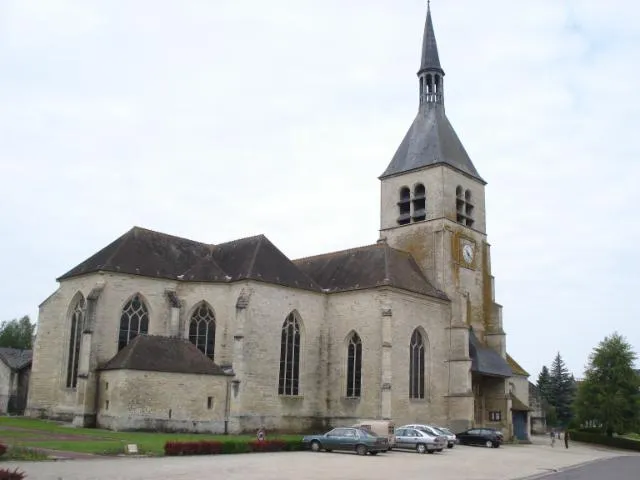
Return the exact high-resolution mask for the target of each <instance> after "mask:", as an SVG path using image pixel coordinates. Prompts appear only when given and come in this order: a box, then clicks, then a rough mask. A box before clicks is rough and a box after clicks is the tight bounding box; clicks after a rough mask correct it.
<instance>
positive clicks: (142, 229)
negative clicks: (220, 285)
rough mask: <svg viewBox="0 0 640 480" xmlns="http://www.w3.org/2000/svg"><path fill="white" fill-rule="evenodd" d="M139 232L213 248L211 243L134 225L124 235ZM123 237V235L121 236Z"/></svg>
mask: <svg viewBox="0 0 640 480" xmlns="http://www.w3.org/2000/svg"><path fill="white" fill-rule="evenodd" d="M134 230H135V231H140V232H147V233H153V234H155V235H162V236H163V237H169V238H175V239H177V240H186V241H187V242H192V243H197V244H199V245H205V246H213V245H214V244H212V243H206V242H201V241H200V240H194V239H192V238H187V237H180V236H178V235H173V234H171V233H165V232H161V231H160V230H152V229H151V228H145V227H140V226H138V225H134V226H133V227H132V228H130V229H129V230H128V231H127V232H126V233H125V235H126V234H127V233H129V232H133V231H134ZM123 236H124V235H123Z"/></svg>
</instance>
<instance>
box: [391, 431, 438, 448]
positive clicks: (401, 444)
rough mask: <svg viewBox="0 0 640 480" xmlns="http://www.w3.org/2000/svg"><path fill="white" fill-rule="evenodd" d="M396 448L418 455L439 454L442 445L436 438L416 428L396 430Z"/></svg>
mask: <svg viewBox="0 0 640 480" xmlns="http://www.w3.org/2000/svg"><path fill="white" fill-rule="evenodd" d="M395 435H396V448H397V449H400V450H415V451H416V452H418V453H433V452H441V451H442V445H441V443H440V442H439V441H438V439H437V437H434V436H433V435H431V434H429V433H427V432H425V431H424V430H418V429H417V428H407V427H400V428H396V431H395Z"/></svg>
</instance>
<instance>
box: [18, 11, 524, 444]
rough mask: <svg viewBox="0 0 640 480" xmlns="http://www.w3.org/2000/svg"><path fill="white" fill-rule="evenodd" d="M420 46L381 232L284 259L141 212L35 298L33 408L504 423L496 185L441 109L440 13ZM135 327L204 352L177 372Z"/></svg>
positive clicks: (115, 416) (126, 416)
mask: <svg viewBox="0 0 640 480" xmlns="http://www.w3.org/2000/svg"><path fill="white" fill-rule="evenodd" d="M424 48H425V50H424V51H423V59H422V67H421V70H420V73H419V79H420V93H421V96H420V110H419V113H418V116H417V117H416V120H415V121H414V124H413V125H412V128H411V130H410V132H409V133H408V134H407V137H406V138H405V140H404V141H403V143H402V145H401V147H400V148H399V149H398V153H396V155H395V156H394V159H393V160H392V163H391V164H390V166H389V167H388V169H387V171H386V172H385V174H383V176H382V177H381V180H382V182H381V184H382V187H381V188H382V192H381V228H380V240H379V241H378V243H377V244H374V245H369V246H365V247H360V248H355V249H352V250H348V251H343V252H334V253H331V254H326V255H319V256H317V257H310V258H306V259H300V260H296V261H291V260H289V259H288V258H287V257H286V256H284V254H282V253H281V252H280V251H279V250H277V248H276V247H275V246H274V245H273V244H271V243H270V242H269V241H268V240H267V239H266V237H263V236H258V237H251V238H248V239H241V240H237V241H234V242H229V243H225V244H220V245H209V244H204V243H198V242H193V241H190V240H186V239H180V238H177V237H170V236H168V235H165V234H160V233H157V232H151V231H148V230H144V229H140V228H137V227H135V228H134V229H132V230H131V231H130V232H127V233H126V234H125V235H123V236H122V237H120V238H119V239H117V240H116V241H114V242H113V243H112V244H110V245H108V246H107V247H105V248H104V249H103V250H101V251H100V252H98V253H96V254H95V255H94V256H92V257H91V258H89V259H87V260H86V261H85V262H83V263H82V264H80V265H78V266H77V267H75V268H74V269H72V270H71V271H69V272H68V273H66V274H65V275H63V276H62V277H60V279H59V281H60V287H59V289H58V290H57V291H56V292H55V293H54V294H53V295H51V296H50V297H49V298H48V299H47V300H45V302H43V304H42V305H41V306H40V314H39V320H38V322H39V324H38V338H37V342H36V345H35V350H34V358H33V373H32V380H31V389H30V393H29V402H28V412H29V414H31V415H42V416H47V417H56V418H68V419H70V420H71V419H72V420H73V421H74V422H75V423H76V424H78V425H96V424H97V425H100V426H104V427H107V428H115V429H129V428H152V429H168V430H190V431H215V432H230V433H234V432H240V431H251V430H255V429H257V428H258V427H260V426H265V427H266V428H267V429H277V430H290V431H301V430H307V429H311V428H321V427H325V426H328V425H329V424H331V425H339V424H342V425H344V424H350V423H355V422H356V421H359V420H361V419H392V420H393V421H395V423H396V424H403V423H416V422H431V423H435V424H441V425H447V426H449V427H451V428H452V429H454V430H456V431H461V430H463V429H465V428H468V427H470V426H472V425H474V424H475V425H479V424H480V425H482V424H491V425H492V426H498V427H500V428H506V429H507V430H510V429H511V416H510V415H509V412H510V410H511V408H512V399H511V396H510V392H509V376H510V375H511V370H510V368H509V366H508V365H507V364H506V355H507V353H506V352H507V351H506V339H505V333H504V331H503V327H502V312H501V308H502V307H501V306H500V305H499V304H497V303H496V302H495V298H494V279H493V276H492V274H491V260H490V253H489V244H488V242H487V234H486V219H485V203H484V188H485V182H484V180H482V179H481V178H480V177H479V175H478V174H477V171H476V170H475V167H474V166H473V164H472V163H471V161H470V159H469V158H468V156H467V155H466V152H465V151H464V148H463V147H462V144H461V143H460V141H459V140H458V139H457V136H456V135H455V132H453V129H452V127H451V125H450V124H449V122H448V120H447V119H446V116H445V115H444V109H443V99H442V93H441V92H442V85H443V83H442V76H443V75H444V72H443V70H442V69H441V67H440V64H439V59H438V55H437V48H436V45H435V36H434V34H433V26H432V23H431V14H430V12H429V13H428V16H427V24H426V28H425V47H424ZM432 88H433V89H435V90H434V92H435V91H436V90H437V92H438V93H437V94H435V93H434V94H433V95H432V94H431V90H430V89H432ZM416 145H422V147H420V149H418V150H416V151H414V152H412V149H414V150H415V148H416V147H415V146H416ZM405 190H406V191H408V192H409V194H410V195H412V196H411V197H407V198H408V200H407V202H408V203H406V205H409V204H410V205H412V206H411V207H410V209H409V210H408V213H407V211H403V210H402V208H404V207H402V206H401V205H400V204H401V203H402V202H403V201H404V200H403V198H404V197H403V195H404V193H403V192H404V191H405ZM411 192H413V193H411ZM399 196H400V197H399ZM399 198H400V200H401V201H400V202H399ZM420 202H422V203H420ZM399 208H400V211H399ZM461 209H463V210H464V215H462V214H461V211H462V210H461ZM461 215H462V216H461ZM407 219H408V220H407ZM463 251H464V253H463ZM132 299H135V308H134V307H132V306H131V305H132V303H131V302H132V301H134V300H132ZM202 308H204V310H205V311H206V312H210V316H211V319H212V320H211V321H209V320H207V322H208V323H199V321H196V320H195V319H194V318H195V317H194V315H195V314H196V313H197V312H198V311H200V309H202ZM129 309H131V311H134V310H135V311H136V312H137V313H135V314H131V312H129V313H127V312H128V311H129ZM78 312H80V313H78ZM141 312H142V313H141ZM127 315H129V316H127ZM132 315H133V316H132ZM136 315H137V316H136ZM78 318H81V321H80V320H78ZM132 319H133V320H132ZM123 322H124V323H123ZM132 322H133V323H132ZM201 327H202V330H200V329H201ZM209 329H210V330H209ZM78 332H81V333H78ZM131 332H133V333H131ZM142 335H146V336H149V337H151V336H157V337H159V338H160V339H165V338H171V339H175V342H174V340H171V341H164V340H162V341H160V340H158V341H156V340H150V341H149V342H147V341H146V340H145V341H144V342H146V343H145V345H147V344H148V345H147V347H148V348H157V349H160V348H165V349H167V348H168V349H169V350H165V351H166V352H174V353H175V351H174V350H171V349H172V348H173V347H172V346H171V345H173V344H172V343H171V342H174V344H175V348H183V349H184V348H185V346H184V343H185V341H186V342H187V343H188V342H193V343H194V345H197V348H198V349H199V352H196V353H195V354H194V352H193V350H194V348H193V347H192V346H191V350H188V349H187V350H185V352H186V353H185V355H187V354H188V355H191V357H192V358H191V360H192V363H189V362H186V361H185V362H183V363H184V365H182V366H181V367H180V368H181V369H182V370H180V371H179V372H178V371H176V370H175V369H174V370H172V368H173V367H172V366H171V365H168V366H167V365H165V366H160V365H157V364H154V363H153V362H152V361H148V362H147V363H145V362H138V364H137V366H133V364H132V363H131V362H129V360H130V357H132V356H133V353H131V352H133V351H134V350H135V349H141V348H142V346H141V345H142V343H144V342H143V341H141V340H139V339H138V338H136V336H142ZM209 339H213V343H212V344H211V345H209V344H208V343H207V342H209V341H210V340H209ZM180 342H182V343H180ZM473 342H476V343H473ZM170 344H171V345H170ZM189 345H190V344H189ZM147 347H145V348H147ZM157 351H160V350H157ZM200 352H201V353H200ZM198 355H200V356H201V357H202V358H196V357H197V356H198ZM205 356H206V357H207V358H204V357H205ZM128 362H129V363H128ZM203 362H204V363H203ZM176 363H180V359H177V360H176ZM196 363H197V364H199V365H200V367H199V368H200V370H197V369H196V370H197V372H196V370H193V371H191V370H189V369H190V368H191V367H193V364H196ZM214 363H215V368H214ZM190 365H191V367H190ZM202 365H205V367H206V365H210V366H211V371H208V370H207V368H208V367H207V368H205V370H207V371H206V372H204V373H203V372H202V368H203V367H202ZM198 372H199V373H198ZM107 402H108V403H107ZM495 412H500V414H501V415H500V416H499V419H496V418H490V417H491V415H494V416H495ZM490 414H491V415H490Z"/></svg>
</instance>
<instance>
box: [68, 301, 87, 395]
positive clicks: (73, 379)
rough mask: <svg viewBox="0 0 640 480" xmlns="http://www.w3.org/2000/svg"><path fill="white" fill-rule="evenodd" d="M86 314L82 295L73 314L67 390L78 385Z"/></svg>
mask: <svg viewBox="0 0 640 480" xmlns="http://www.w3.org/2000/svg"><path fill="white" fill-rule="evenodd" d="M84 312H85V309H84V297H83V296H82V295H80V298H79V299H78V300H77V301H76V304H75V306H74V307H73V311H72V312H71V331H70V334H69V357H68V358H67V383H66V385H67V388H76V386H77V385H78V363H79V358H78V357H79V355H80V341H81V339H82V327H83V325H84Z"/></svg>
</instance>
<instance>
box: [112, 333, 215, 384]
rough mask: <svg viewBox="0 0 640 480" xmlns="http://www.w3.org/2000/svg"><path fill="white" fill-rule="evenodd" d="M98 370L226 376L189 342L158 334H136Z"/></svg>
mask: <svg viewBox="0 0 640 480" xmlns="http://www.w3.org/2000/svg"><path fill="white" fill-rule="evenodd" d="M100 370H143V371H147V372H166V373H192V374H199V375H225V373H224V371H223V370H222V369H221V368H220V367H219V366H218V365H216V364H215V363H213V362H212V361H211V359H209V357H207V356H206V355H205V354H203V353H202V352H201V351H200V350H198V348H197V347H196V346H195V345H194V344H193V343H191V342H190V341H188V340H185V339H183V338H177V337H163V336H158V335H138V336H137V337H135V338H134V339H133V340H131V342H129V344H128V345H127V346H126V347H124V348H123V349H122V350H120V351H119V352H118V353H117V354H116V355H115V356H114V357H113V358H112V359H111V360H109V361H108V362H107V363H106V364H104V365H103V366H102V367H101V368H100Z"/></svg>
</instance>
